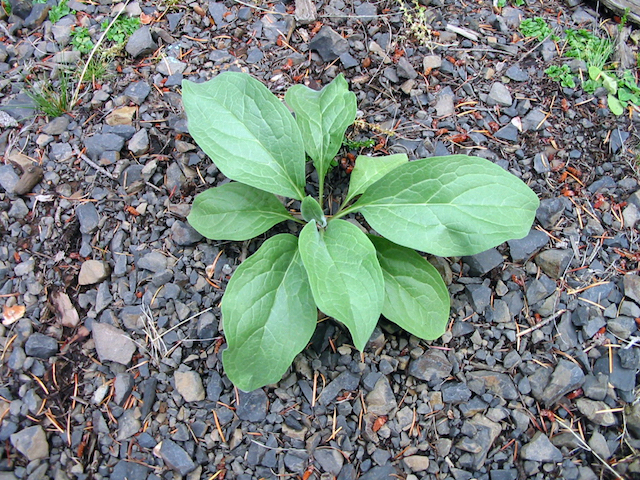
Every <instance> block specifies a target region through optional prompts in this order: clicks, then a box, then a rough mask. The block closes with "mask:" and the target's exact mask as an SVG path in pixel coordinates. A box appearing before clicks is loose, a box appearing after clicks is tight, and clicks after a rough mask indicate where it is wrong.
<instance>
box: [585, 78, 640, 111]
mask: <svg viewBox="0 0 640 480" xmlns="http://www.w3.org/2000/svg"><path fill="white" fill-rule="evenodd" d="M589 80H590V81H591V82H592V84H593V85H595V86H596V88H597V87H599V86H603V87H604V88H605V89H606V90H607V105H608V106H609V110H611V113H613V114H614V115H618V116H619V115H622V114H623V113H624V109H625V107H627V106H628V105H629V104H634V105H639V104H640V88H639V87H638V84H637V83H636V80H635V78H634V77H633V74H632V73H631V72H630V71H628V70H627V71H625V72H624V73H623V74H622V76H620V77H616V76H615V73H613V74H612V73H609V72H605V71H603V70H601V69H600V68H598V67H595V66H590V67H589ZM592 84H589V86H591V85H592Z"/></svg>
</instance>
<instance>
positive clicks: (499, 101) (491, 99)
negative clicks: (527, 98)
mask: <svg viewBox="0 0 640 480" xmlns="http://www.w3.org/2000/svg"><path fill="white" fill-rule="evenodd" d="M487 103H488V104H489V105H502V106H503V107H510V106H511V104H512V103H513V98H512V97H511V92H509V89H508V88H507V87H506V86H505V85H504V84H502V83H500V82H495V83H494V84H493V85H491V90H490V91H489V96H488V98H487Z"/></svg>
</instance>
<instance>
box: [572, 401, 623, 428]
mask: <svg viewBox="0 0 640 480" xmlns="http://www.w3.org/2000/svg"><path fill="white" fill-rule="evenodd" d="M576 406H577V407H578V410H580V413H582V414H583V415H584V416H585V417H587V418H588V419H589V420H590V421H591V422H593V423H595V424H596V425H601V426H603V427H612V426H613V425H617V424H618V420H617V419H616V416H615V414H614V413H613V412H611V411H610V410H611V407H609V405H607V404H606V403H604V402H602V401H599V400H589V399H588V398H578V399H577V400H576Z"/></svg>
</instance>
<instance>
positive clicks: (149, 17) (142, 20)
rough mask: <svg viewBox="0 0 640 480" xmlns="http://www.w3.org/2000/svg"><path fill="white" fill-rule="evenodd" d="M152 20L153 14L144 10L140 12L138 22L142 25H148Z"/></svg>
mask: <svg viewBox="0 0 640 480" xmlns="http://www.w3.org/2000/svg"><path fill="white" fill-rule="evenodd" d="M152 21H153V15H147V14H146V13H144V12H142V13H141V14H140V23H141V24H142V25H149V24H150V23H151V22H152Z"/></svg>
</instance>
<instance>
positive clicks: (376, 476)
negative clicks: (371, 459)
mask: <svg viewBox="0 0 640 480" xmlns="http://www.w3.org/2000/svg"><path fill="white" fill-rule="evenodd" d="M397 477H398V472H397V470H396V469H395V468H394V467H393V466H392V465H383V466H380V467H373V468H372V469H371V470H369V471H367V473H365V474H364V475H361V476H360V477H359V480H395V479H396V478H397Z"/></svg>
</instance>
